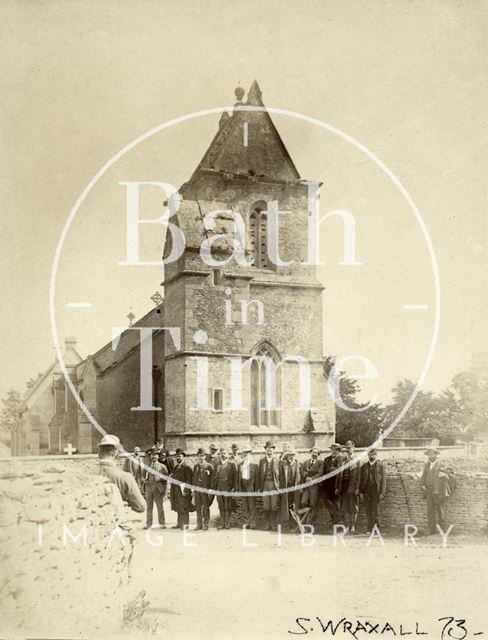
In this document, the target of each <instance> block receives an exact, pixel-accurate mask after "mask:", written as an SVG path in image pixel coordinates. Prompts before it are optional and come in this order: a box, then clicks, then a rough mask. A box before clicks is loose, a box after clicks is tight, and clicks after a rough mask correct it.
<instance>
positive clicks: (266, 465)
mask: <svg viewBox="0 0 488 640" xmlns="http://www.w3.org/2000/svg"><path fill="white" fill-rule="evenodd" d="M264 449H265V451H266V455H265V456H264V457H263V458H261V460H260V461H259V468H258V491H276V492H277V491H279V489H280V468H279V467H280V465H279V460H278V459H277V458H275V456H274V450H275V445H274V444H273V442H271V440H268V441H267V442H266V444H265V445H264ZM279 506H280V494H279V493H273V494H271V495H269V496H263V510H264V528H265V530H266V531H270V530H273V529H276V517H277V514H278V509H279Z"/></svg>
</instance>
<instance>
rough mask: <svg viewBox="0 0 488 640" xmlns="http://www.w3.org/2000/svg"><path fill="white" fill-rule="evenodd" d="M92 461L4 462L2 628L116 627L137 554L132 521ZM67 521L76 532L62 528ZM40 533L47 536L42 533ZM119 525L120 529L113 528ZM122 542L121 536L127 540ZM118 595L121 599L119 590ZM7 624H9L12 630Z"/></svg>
mask: <svg viewBox="0 0 488 640" xmlns="http://www.w3.org/2000/svg"><path fill="white" fill-rule="evenodd" d="M94 466H95V465H94V463H93V461H91V460H90V461H85V462H80V464H77V465H69V472H66V466H65V465H62V464H56V463H55V462H53V461H49V460H46V462H39V461H37V464H36V469H33V468H32V466H31V467H30V469H26V468H24V467H23V466H21V465H20V464H19V463H18V461H15V460H11V461H10V462H9V463H6V462H4V461H2V464H1V465H0V481H1V482H0V564H1V567H2V571H1V577H0V619H2V621H3V622H2V631H3V632H4V633H5V632H10V633H17V634H18V633H20V632H25V633H28V634H35V636H36V637H40V636H42V635H43V633H45V634H47V633H48V632H49V633H50V634H55V635H57V636H58V637H68V635H69V634H70V632H71V631H72V629H82V630H83V631H84V632H85V635H86V637H94V636H95V634H98V632H109V631H116V630H117V628H118V625H119V623H120V621H121V618H122V611H123V606H124V604H125V598H124V596H125V594H126V588H127V585H128V579H129V560H130V557H131V554H132V530H133V529H132V524H131V522H130V520H129V517H128V513H127V511H126V508H125V507H124V506H123V504H122V500H121V498H120V493H119V492H118V489H117V487H116V486H115V485H113V484H111V483H110V482H109V481H108V480H107V479H106V478H104V477H102V476H98V475H94V473H96V468H95V469H94ZM64 526H66V527H68V528H69V531H70V532H71V535H72V536H74V537H76V536H77V534H79V533H80V532H81V531H82V530H83V528H84V527H86V544H85V541H84V539H83V535H80V536H79V537H78V539H77V540H72V539H71V537H70V535H69V533H64ZM40 531H42V539H41V538H39V535H40ZM114 531H115V533H114ZM122 540H123V541H122ZM115 593H116V594H117V595H116V597H115V595H114V594H115ZM7 627H10V628H7Z"/></svg>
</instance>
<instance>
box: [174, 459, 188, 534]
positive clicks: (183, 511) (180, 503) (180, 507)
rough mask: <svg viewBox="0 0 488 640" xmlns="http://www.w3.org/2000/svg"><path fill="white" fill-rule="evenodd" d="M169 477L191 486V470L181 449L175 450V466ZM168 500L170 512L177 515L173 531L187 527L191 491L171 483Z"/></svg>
mask: <svg viewBox="0 0 488 640" xmlns="http://www.w3.org/2000/svg"><path fill="white" fill-rule="evenodd" d="M171 477H172V478H174V479H175V480H179V481H180V482H183V483H185V484H191V481H192V479H193V474H192V469H191V467H190V466H188V464H187V463H186V461H185V452H184V451H183V449H176V465H175V468H174V469H173V471H172V473H171ZM170 500H171V508H172V510H173V511H176V513H177V514H178V523H177V524H176V525H175V526H174V527H173V529H183V528H185V527H188V525H189V523H190V510H191V489H189V488H188V487H186V486H181V485H180V484H176V483H175V482H172V483H171V489H170Z"/></svg>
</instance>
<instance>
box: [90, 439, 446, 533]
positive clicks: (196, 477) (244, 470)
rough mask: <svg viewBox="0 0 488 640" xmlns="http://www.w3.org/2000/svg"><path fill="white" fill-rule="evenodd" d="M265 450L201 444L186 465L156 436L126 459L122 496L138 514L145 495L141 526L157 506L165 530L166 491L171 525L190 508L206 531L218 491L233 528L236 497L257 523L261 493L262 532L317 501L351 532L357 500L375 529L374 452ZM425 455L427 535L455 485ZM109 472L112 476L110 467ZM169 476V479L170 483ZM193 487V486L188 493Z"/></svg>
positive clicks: (378, 483) (306, 513) (381, 470)
mask: <svg viewBox="0 0 488 640" xmlns="http://www.w3.org/2000/svg"><path fill="white" fill-rule="evenodd" d="M107 439H108V440H107ZM113 439H115V440H113ZM104 441H105V442H104ZM114 442H115V445H114V446H113V447H112V448H114V447H116V446H117V444H118V438H117V437H116V436H105V438H104V440H102V442H101V443H99V451H100V452H101V455H100V457H101V458H102V452H103V450H104V449H107V448H109V447H110V445H112V444H113V443H114ZM264 448H265V455H264V456H263V457H261V459H260V460H259V461H258V462H254V461H253V460H252V455H251V448H250V447H242V448H239V447H238V446H237V445H232V447H231V448H229V449H228V448H226V447H220V448H218V447H217V446H216V445H215V444H212V445H210V447H209V451H208V452H207V451H205V450H204V449H203V448H199V449H198V451H197V461H196V463H195V465H194V466H193V467H191V466H190V464H188V462H187V460H186V455H185V452H184V451H183V449H181V448H178V449H176V452H175V454H174V457H173V456H172V455H170V453H169V451H167V450H165V449H164V448H163V443H162V441H158V442H157V443H156V445H155V446H154V447H152V448H151V449H149V450H148V451H147V452H146V459H147V458H148V461H146V462H145V466H146V467H147V468H146V469H145V468H144V467H142V466H141V464H140V462H141V459H142V455H143V454H142V453H141V451H140V449H139V448H138V447H136V448H135V449H134V453H133V454H132V455H130V456H128V457H127V458H126V459H125V470H126V472H128V473H124V472H122V471H120V473H123V474H124V476H130V477H131V478H132V484H131V487H130V491H128V487H127V484H128V480H127V478H125V480H124V483H122V484H123V490H124V492H125V496H124V493H123V494H122V497H123V498H124V499H125V500H126V501H127V502H128V503H129V505H130V506H132V507H133V508H134V506H133V505H134V504H136V507H137V508H136V509H135V510H136V511H142V510H144V508H142V509H141V508H140V507H141V504H142V503H144V499H143V498H142V492H143V493H144V494H145V502H146V504H147V507H146V514H147V515H146V528H150V527H152V526H153V507H154V504H156V509H157V514H158V523H159V526H160V527H161V528H165V527H166V524H165V513H164V504H163V503H164V499H165V497H166V496H167V495H168V494H169V498H170V503H171V508H172V510H174V511H176V513H177V524H176V525H175V528H185V527H188V525H189V516H190V513H191V512H193V511H195V512H196V519H197V527H196V528H197V529H202V530H208V528H209V522H210V506H211V504H212V502H213V500H214V498H215V496H216V498H217V503H218V507H219V512H220V523H219V525H218V528H221V529H229V528H230V526H231V514H232V512H233V511H235V510H236V499H235V498H236V497H238V498H239V500H240V501H241V505H242V510H243V516H244V524H245V525H246V526H247V527H248V528H250V529H252V528H255V527H256V524H257V519H256V499H257V496H256V494H262V495H260V497H261V499H262V506H263V515H264V528H265V529H266V530H276V528H277V525H278V524H281V526H282V527H283V528H284V529H286V528H287V527H292V526H294V524H297V525H298V526H300V524H303V523H314V521H315V517H316V513H317V508H318V506H319V502H320V501H322V502H323V504H324V505H325V507H326V508H327V511H328V512H329V514H330V520H331V527H333V526H334V525H339V524H341V525H343V526H344V527H345V530H346V531H349V532H351V533H354V532H355V531H356V520H357V516H358V512H359V502H360V499H361V498H362V499H363V501H364V507H365V514H366V529H367V532H371V531H372V530H373V529H374V527H375V526H376V527H378V528H379V527H380V503H381V501H382V500H383V498H384V497H385V494H386V481H387V478H386V469H385V465H384V463H383V462H382V461H381V460H378V458H377V451H376V449H374V448H373V449H370V450H369V452H368V460H367V461H366V462H364V463H363V462H362V461H358V460H357V459H355V458H354V442H352V441H351V440H349V441H347V442H346V443H345V445H340V444H336V443H333V444H331V445H330V453H329V455H328V456H326V457H325V458H324V459H320V457H319V455H320V451H319V449H318V448H317V447H312V449H311V450H310V456H309V457H308V459H307V460H306V461H305V462H303V463H300V462H299V461H298V460H297V454H296V451H295V450H294V449H293V448H292V447H291V446H290V444H289V443H283V451H282V452H281V453H280V454H279V455H277V454H276V452H275V449H276V447H275V444H274V443H273V442H272V441H268V442H266V444H265V447H264ZM426 454H427V456H428V460H427V462H426V464H425V467H424V470H423V474H422V477H421V481H420V482H421V487H422V490H423V492H424V495H425V497H426V500H427V515H428V526H429V532H430V533H433V532H435V527H436V524H439V525H440V526H441V527H442V528H444V525H445V499H446V498H447V497H448V496H449V495H450V493H451V492H452V490H453V481H452V478H450V476H449V474H448V473H446V472H445V471H444V470H443V469H442V468H441V466H440V465H439V461H438V459H437V456H438V451H437V450H436V449H434V448H429V449H427V451H426ZM102 462H103V460H101V463H102ZM101 472H102V473H105V475H108V474H107V467H106V466H105V467H102V471H101ZM110 473H111V474H112V475H114V473H115V471H114V468H113V466H112V467H110ZM168 477H169V478H171V480H172V481H171V482H169V483H168ZM118 484H120V479H119V482H118ZM129 484H130V483H129ZM168 485H169V487H168ZM191 486H193V487H196V488H197V489H193V490H192V489H191V488H190V487H191ZM119 488H120V487H119ZM198 489H200V490H198ZM284 489H285V490H286V491H283V490H284ZM214 492H215V493H214ZM121 493H122V489H121ZM137 494H139V495H138V496H137ZM234 494H236V496H234ZM246 494H250V495H246ZM252 494H254V495H252ZM135 496H136V497H135ZM139 496H140V497H139ZM141 500H142V503H141ZM131 503H132V504H131Z"/></svg>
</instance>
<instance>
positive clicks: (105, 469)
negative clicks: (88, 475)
mask: <svg viewBox="0 0 488 640" xmlns="http://www.w3.org/2000/svg"><path fill="white" fill-rule="evenodd" d="M97 447H98V457H99V458H100V460H99V463H100V475H102V476H105V477H106V478H108V479H109V480H110V482H113V484H116V485H117V487H118V488H119V491H120V495H121V496H122V500H123V501H124V502H126V503H127V504H128V505H129V507H130V508H131V509H132V511H136V512H137V513H142V512H143V511H144V510H145V508H146V501H145V500H144V498H143V497H142V493H141V490H140V489H139V487H138V485H137V482H136V480H135V478H134V477H133V476H132V475H131V474H130V473H128V472H127V471H122V469H119V467H118V466H117V463H116V460H117V458H118V456H119V449H120V440H119V439H118V437H117V436H114V435H108V434H107V435H106V436H104V437H103V438H102V440H101V441H100V442H99V443H98V444H97Z"/></svg>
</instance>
